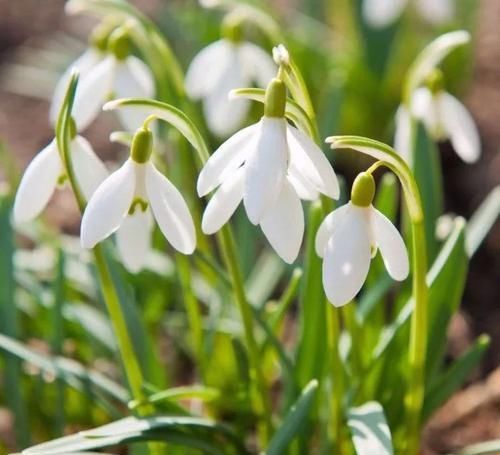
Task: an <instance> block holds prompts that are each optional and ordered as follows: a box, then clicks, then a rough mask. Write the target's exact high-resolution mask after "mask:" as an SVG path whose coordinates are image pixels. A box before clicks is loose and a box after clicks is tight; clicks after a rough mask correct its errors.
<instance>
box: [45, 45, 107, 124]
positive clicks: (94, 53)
mask: <svg viewBox="0 0 500 455" xmlns="http://www.w3.org/2000/svg"><path fill="white" fill-rule="evenodd" d="M105 55H106V54H105V53H104V52H102V51H101V50H99V49H97V48H95V47H91V48H89V49H87V50H86V51H85V52H84V53H83V54H82V55H80V56H79V57H78V58H77V59H76V60H75V61H74V62H73V63H72V64H71V65H69V66H68V68H67V70H66V71H65V72H64V73H63V74H62V76H61V77H60V78H59V81H58V82H57V84H56V88H55V90H54V93H53V95H52V102H51V105H50V114H49V117H50V122H51V124H52V125H55V124H56V121H57V116H58V115H59V111H60V110H61V106H62V103H63V101H64V96H65V95H66V90H67V89H68V83H69V80H70V78H71V72H72V71H73V70H77V71H78V74H79V77H80V81H82V80H85V78H86V77H87V76H88V75H89V74H90V73H91V72H92V70H93V69H94V67H95V66H96V65H98V64H99V62H101V61H102V60H103V58H104V57H105Z"/></svg>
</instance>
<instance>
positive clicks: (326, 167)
mask: <svg viewBox="0 0 500 455" xmlns="http://www.w3.org/2000/svg"><path fill="white" fill-rule="evenodd" d="M285 105H286V87H285V84H284V83H283V81H281V80H280V79H273V80H272V81H271V82H270V83H269V86H268V88H267V90H266V100H265V103H264V116H263V117H262V119H261V120H260V121H259V122H258V123H256V124H254V125H252V126H249V127H247V128H244V129H243V130H241V131H239V132H238V133H236V134H235V135H234V136H232V137H231V138H229V139H228V140H227V141H226V142H224V143H223V144H222V145H221V146H220V147H219V148H218V149H217V150H216V151H215V152H214V153H213V155H212V156H211V157H210V159H209V160H208V162H207V163H206V164H205V166H204V167H203V169H202V171H201V173H200V175H199V177H198V184H197V190H198V194H199V195H200V196H205V195H206V194H208V193H210V192H211V191H213V190H216V192H215V194H214V196H213V197H212V198H211V199H210V201H209V203H208V205H207V208H206V210H205V213H204V214H203V220H202V229H203V232H205V233H206V234H212V233H214V232H216V231H218V230H219V229H220V228H221V227H222V226H223V225H224V224H225V223H226V222H227V221H228V220H229V218H230V217H231V215H232V214H233V213H234V211H235V210H236V208H237V207H238V205H239V203H240V202H241V201H242V200H243V204H244V207H245V210H246V213H247V215H248V218H249V220H250V221H251V222H252V223H253V224H255V225H260V227H261V228H262V231H263V232H264V235H265V236H266V237H267V239H268V240H269V242H270V244H271V245H272V247H273V248H274V249H275V250H276V252H277V253H278V254H279V255H280V256H281V258H282V259H283V260H284V261H286V262H288V263H291V262H293V261H294V260H295V258H296V257H297V255H298V252H299V249H300V245H301V243H302V237H303V233H304V215H303V211H302V206H301V202H300V200H301V199H307V200H314V199H316V198H318V196H319V193H322V194H325V195H326V196H329V197H332V198H335V199H336V198H338V196H339V185H338V181H337V177H336V175H335V172H334V171H333V169H332V167H331V165H330V163H329V162H328V160H327V158H326V157H325V155H324V154H323V152H322V151H321V149H320V148H319V147H318V146H317V145H316V144H315V143H314V142H313V141H312V140H311V139H310V138H309V137H308V136H307V135H306V134H304V133H303V132H302V131H300V130H298V129H297V128H295V127H294V126H292V125H290V124H289V123H288V122H287V120H286V118H285Z"/></svg>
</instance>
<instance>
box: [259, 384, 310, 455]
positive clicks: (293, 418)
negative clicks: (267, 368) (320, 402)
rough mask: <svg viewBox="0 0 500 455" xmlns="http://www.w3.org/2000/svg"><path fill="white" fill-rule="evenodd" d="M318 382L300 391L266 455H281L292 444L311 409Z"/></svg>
mask: <svg viewBox="0 0 500 455" xmlns="http://www.w3.org/2000/svg"><path fill="white" fill-rule="evenodd" d="M317 389H318V381H317V380H315V379H313V380H312V381H311V382H309V384H307V386H306V387H305V388H304V389H303V390H302V393H301V395H300V397H299V399H298V400H297V401H296V402H295V404H294V405H293V406H292V408H291V409H290V411H289V412H288V414H287V415H286V417H285V419H284V421H283V424H282V425H281V427H280V428H279V430H278V431H277V432H276V433H275V434H274V436H273V437H272V439H271V441H270V443H269V446H268V448H267V451H266V454H267V455H282V454H283V453H285V450H286V449H287V447H288V445H289V444H290V443H291V442H292V440H293V439H294V437H295V436H296V435H297V433H298V432H299V430H300V429H301V428H302V427H303V426H304V423H305V421H306V420H307V416H308V414H309V411H310V409H311V407H312V404H313V400H314V397H315V395H316V391H317Z"/></svg>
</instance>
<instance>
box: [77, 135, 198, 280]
mask: <svg viewBox="0 0 500 455" xmlns="http://www.w3.org/2000/svg"><path fill="white" fill-rule="evenodd" d="M142 131H143V132H144V131H145V132H146V133H147V134H148V135H151V132H150V131H149V130H142ZM150 153H151V151H150V150H149V151H148V152H147V153H146V158H145V159H144V160H142V159H141V160H139V161H137V159H136V158H134V150H133V148H132V153H131V157H130V158H129V159H128V160H127V161H126V162H125V163H124V164H123V166H122V167H120V168H119V169H118V170H117V171H116V172H114V173H113V174H111V175H110V176H109V177H108V178H107V179H106V180H105V181H104V182H103V183H102V184H101V185H100V186H99V188H98V189H97V190H96V192H95V193H94V195H93V197H92V198H91V199H90V201H89V203H88V205H87V208H86V210H85V213H84V215H83V219H82V227H81V244H82V247H83V248H93V247H94V246H95V245H96V244H97V243H98V242H100V241H102V240H104V239H105V238H107V237H109V236H110V235H111V234H113V233H114V232H117V246H118V248H119V252H120V255H121V257H122V259H123V261H124V264H125V266H126V267H127V268H128V269H129V270H130V271H133V272H135V271H138V270H140V269H141V268H142V267H143V265H144V261H145V258H146V255H147V253H148V251H149V249H150V247H151V229H152V218H153V217H154V219H155V220H156V222H157V223H158V226H159V227H160V230H161V231H162V233H163V235H164V236H165V237H166V239H167V240H168V241H169V242H170V244H171V245H172V246H173V247H174V248H175V249H176V250H178V251H180V252H182V253H184V254H191V253H192V252H193V251H194V248H195V245H196V233H195V228H194V224H193V220H192V218H191V215H190V213H189V209H188V207H187V205H186V202H185V201H184V199H183V197H182V195H181V194H180V193H179V191H178V190H177V188H175V186H174V185H173V184H172V183H171V182H170V181H169V180H168V179H167V178H166V177H165V176H164V175H163V174H162V173H161V172H159V171H158V169H156V167H155V166H154V164H153V163H152V162H151V161H150V159H149V156H150Z"/></svg>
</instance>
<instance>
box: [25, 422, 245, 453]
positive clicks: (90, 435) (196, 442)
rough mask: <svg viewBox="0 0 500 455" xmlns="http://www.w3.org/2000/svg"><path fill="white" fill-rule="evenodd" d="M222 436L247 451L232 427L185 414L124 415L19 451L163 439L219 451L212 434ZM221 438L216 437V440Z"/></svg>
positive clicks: (55, 450)
mask: <svg viewBox="0 0 500 455" xmlns="http://www.w3.org/2000/svg"><path fill="white" fill-rule="evenodd" d="M215 437H218V438H221V437H222V438H224V439H225V442H226V444H227V443H231V444H232V445H233V446H234V447H235V448H237V449H238V450H240V451H241V452H239V453H241V454H246V453H248V452H247V451H246V449H245V448H244V447H243V446H242V445H241V444H240V443H239V442H238V440H237V438H236V436H235V435H234V433H232V431H231V430H230V429H229V428H228V427H226V426H224V425H221V424H218V423H215V422H213V421H210V420H207V419H202V418H197V417H185V416H158V417H150V418H142V419H141V418H137V417H126V418H124V419H121V420H118V421H116V422H113V423H110V424H108V425H104V426H101V427H98V428H95V429H93V430H88V431H81V432H79V433H78V434H74V435H71V436H66V437H63V438H59V439H55V440H53V441H50V442H46V443H43V444H39V445H36V446H33V447H31V448H29V449H26V450H23V452H22V453H23V455H63V454H68V453H72V452H84V451H87V450H95V449H101V448H106V447H112V446H116V445H122V444H128V443H131V442H137V441H151V440H163V441H172V442H174V443H178V444H179V443H180V444H183V445H186V446H191V447H196V448H203V449H205V450H206V451H207V453H212V454H217V455H219V454H220V455H222V454H224V453H225V452H223V451H221V450H218V449H217V447H218V446H217V445H216V443H215V441H214V440H213V438H215ZM220 443H221V442H220V441H219V444H220Z"/></svg>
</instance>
